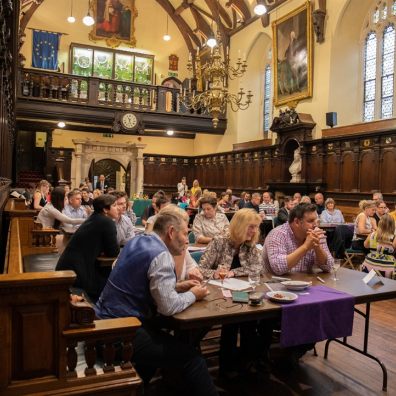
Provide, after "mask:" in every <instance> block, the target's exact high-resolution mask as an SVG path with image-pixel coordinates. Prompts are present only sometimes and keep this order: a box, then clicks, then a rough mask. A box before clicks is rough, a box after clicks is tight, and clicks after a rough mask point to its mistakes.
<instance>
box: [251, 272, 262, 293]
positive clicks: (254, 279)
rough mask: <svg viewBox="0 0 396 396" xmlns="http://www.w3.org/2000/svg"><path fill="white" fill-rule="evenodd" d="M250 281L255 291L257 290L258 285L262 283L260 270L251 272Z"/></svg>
mask: <svg viewBox="0 0 396 396" xmlns="http://www.w3.org/2000/svg"><path fill="white" fill-rule="evenodd" d="M249 283H250V286H252V289H253V291H255V290H256V286H258V285H259V284H260V271H250V272H249Z"/></svg>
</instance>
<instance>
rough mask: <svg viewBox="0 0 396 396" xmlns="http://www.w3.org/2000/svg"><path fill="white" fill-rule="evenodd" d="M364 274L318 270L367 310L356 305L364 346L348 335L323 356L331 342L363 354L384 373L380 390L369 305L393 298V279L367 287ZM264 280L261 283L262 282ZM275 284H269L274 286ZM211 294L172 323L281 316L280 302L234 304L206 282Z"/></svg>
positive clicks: (200, 324)
mask: <svg viewBox="0 0 396 396" xmlns="http://www.w3.org/2000/svg"><path fill="white" fill-rule="evenodd" d="M365 275H367V274H365V273H362V272H358V271H353V270H349V269H346V268H340V269H339V271H338V273H337V276H338V277H339V278H340V280H338V281H333V280H332V274H330V273H321V274H320V277H321V278H322V279H323V280H324V281H325V284H324V285H325V286H327V287H331V288H333V289H336V290H339V291H342V292H345V293H348V294H350V295H352V296H354V297H355V305H358V304H366V310H365V311H361V310H360V309H358V308H356V307H355V312H357V313H359V314H360V315H362V316H363V317H364V318H365V331H364V340H363V348H362V349H358V348H356V347H354V346H352V345H350V344H349V343H348V340H347V337H345V338H344V339H342V340H338V339H337V340H328V341H327V343H326V347H325V356H324V357H325V358H326V359H327V356H328V349H329V344H330V342H331V341H335V342H338V343H340V344H342V345H344V346H345V347H348V348H350V349H352V350H354V351H355V352H358V353H360V354H363V355H365V356H367V357H368V358H370V359H373V360H375V361H376V362H377V363H378V364H379V365H380V367H381V369H382V373H383V390H386V388H387V370H386V367H385V366H384V364H383V363H382V362H381V361H380V360H379V359H378V358H376V357H375V356H373V355H371V354H369V353H368V335H369V325H370V304H371V303H372V302H375V301H382V300H389V299H392V298H396V281H394V280H391V279H386V278H381V280H382V281H383V283H384V284H383V285H381V284H376V285H374V286H369V285H366V284H365V283H363V281H362V279H363V277H364V276H365ZM286 276H287V277H289V278H291V279H293V280H305V281H312V284H313V285H322V283H321V282H320V281H319V280H318V279H317V274H306V273H293V274H288V275H286ZM270 278H271V274H268V275H267V276H264V277H263V281H264V282H265V281H266V280H269V279H270ZM262 283H263V282H262ZM274 286H275V284H271V287H273V288H274ZM208 287H209V290H210V294H209V295H208V296H207V297H206V298H205V299H204V300H202V301H199V302H196V303H195V304H193V305H192V306H191V307H189V308H187V309H186V310H185V311H183V312H181V313H178V314H176V315H174V316H173V318H172V321H171V325H172V326H173V327H174V328H175V329H177V330H180V331H189V330H196V329H201V328H205V327H211V326H214V325H219V324H228V323H240V322H245V321H251V320H258V319H269V318H280V317H281V304H277V303H273V302H271V301H269V300H266V299H265V300H264V302H263V304H262V305H260V306H250V305H248V304H239V303H233V302H232V300H231V299H225V298H224V297H223V295H222V293H221V290H220V288H219V287H216V286H212V285H208ZM256 290H257V291H263V292H267V291H268V289H267V288H266V286H265V285H263V284H261V285H260V286H258V287H257V288H256Z"/></svg>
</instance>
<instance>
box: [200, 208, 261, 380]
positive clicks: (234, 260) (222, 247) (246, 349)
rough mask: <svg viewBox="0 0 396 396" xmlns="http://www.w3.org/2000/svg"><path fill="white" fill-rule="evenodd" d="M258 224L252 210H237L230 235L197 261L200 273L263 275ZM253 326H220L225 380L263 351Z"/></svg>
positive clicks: (212, 243) (246, 324)
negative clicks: (261, 273) (258, 244)
mask: <svg viewBox="0 0 396 396" xmlns="http://www.w3.org/2000/svg"><path fill="white" fill-rule="evenodd" d="M260 223H261V217H260V215H259V214H257V213H256V211H254V210H253V209H247V208H244V209H240V210H239V211H237V212H236V213H235V215H234V217H233V218H232V220H231V223H230V229H229V234H227V235H220V236H216V237H215V238H214V239H213V240H212V242H210V244H209V245H208V248H207V249H206V251H205V253H204V254H203V256H202V257H201V260H200V261H199V268H200V270H201V272H202V273H203V274H204V275H206V276H207V277H214V278H215V279H218V278H219V268H220V266H222V267H223V268H224V267H225V268H226V270H227V275H226V276H227V277H234V276H247V275H249V273H250V272H256V273H260V272H262V271H263V262H262V253H261V251H260V250H259V249H258V248H257V247H256V243H257V241H258V238H259V234H260V231H259V226H260ZM256 325H257V324H256V322H255V321H252V322H247V323H242V324H236V325H223V327H222V331H221V340H220V356H219V364H220V374H221V375H225V376H226V377H227V376H228V375H229V374H230V373H232V372H233V371H235V370H236V369H238V368H242V369H245V368H247V367H246V365H247V364H248V363H250V362H251V361H252V360H254V359H255V358H257V357H258V356H259V354H261V353H262V352H263V350H258V348H257V342H258V340H257V339H256ZM238 330H240V332H241V338H240V345H241V348H240V352H241V356H240V357H241V359H238V357H237V338H238V337H237V336H238ZM259 349H260V348H259ZM238 362H239V363H240V364H239V363H238ZM238 365H239V366H240V367H238Z"/></svg>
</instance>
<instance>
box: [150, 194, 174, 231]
mask: <svg viewBox="0 0 396 396" xmlns="http://www.w3.org/2000/svg"><path fill="white" fill-rule="evenodd" d="M167 205H169V201H168V200H167V199H166V197H165V196H159V197H157V199H156V200H155V203H154V205H153V207H154V211H155V212H154V214H153V215H152V216H150V217H149V218H148V219H147V221H146V228H145V232H151V231H153V227H154V223H155V220H157V215H158V212H159V211H160V210H161V209H162V208H165V206H167Z"/></svg>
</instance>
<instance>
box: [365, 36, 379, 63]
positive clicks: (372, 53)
mask: <svg viewBox="0 0 396 396" xmlns="http://www.w3.org/2000/svg"><path fill="white" fill-rule="evenodd" d="M376 55H377V38H376V35H375V33H374V32H371V33H369V34H368V36H367V39H366V59H367V60H368V59H375V57H376Z"/></svg>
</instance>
